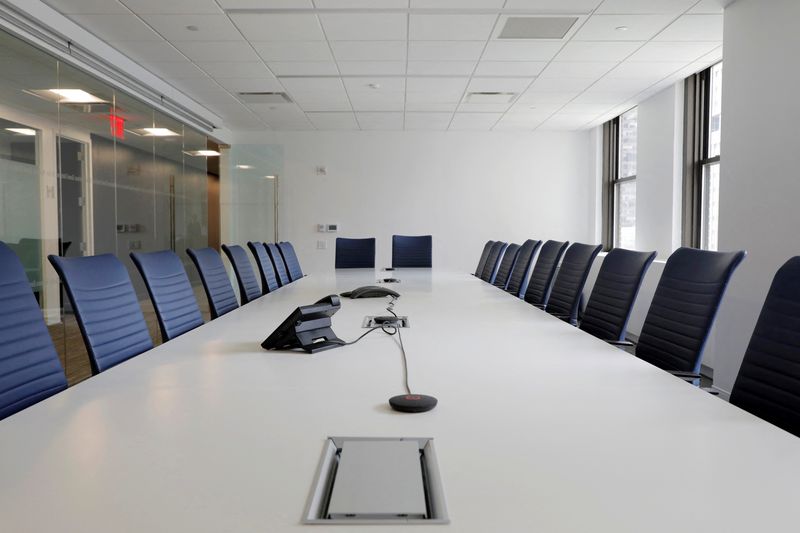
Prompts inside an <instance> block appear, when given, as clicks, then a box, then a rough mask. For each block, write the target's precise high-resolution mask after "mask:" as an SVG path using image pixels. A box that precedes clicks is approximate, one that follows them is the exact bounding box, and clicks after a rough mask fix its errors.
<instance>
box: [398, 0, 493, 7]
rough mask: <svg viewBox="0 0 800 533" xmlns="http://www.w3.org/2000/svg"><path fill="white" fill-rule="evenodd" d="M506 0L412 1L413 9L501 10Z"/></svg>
mask: <svg viewBox="0 0 800 533" xmlns="http://www.w3.org/2000/svg"><path fill="white" fill-rule="evenodd" d="M505 3H506V0H411V6H410V7H411V9H442V8H454V7H457V8H461V9H476V8H488V9H499V8H501V7H503V4H505Z"/></svg>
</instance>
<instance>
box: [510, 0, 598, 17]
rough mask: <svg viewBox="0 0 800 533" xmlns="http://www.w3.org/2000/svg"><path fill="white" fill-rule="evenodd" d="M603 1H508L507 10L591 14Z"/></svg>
mask: <svg viewBox="0 0 800 533" xmlns="http://www.w3.org/2000/svg"><path fill="white" fill-rule="evenodd" d="M601 1H602V0H508V1H507V2H506V6H505V7H506V9H530V10H531V11H534V12H537V13H564V14H568V13H570V14H571V13H579V14H583V13H590V12H591V11H592V10H593V9H595V8H596V7H597V6H598V5H600V2H601Z"/></svg>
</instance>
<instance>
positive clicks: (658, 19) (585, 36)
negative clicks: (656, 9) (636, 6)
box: [574, 15, 672, 41]
mask: <svg viewBox="0 0 800 533" xmlns="http://www.w3.org/2000/svg"><path fill="white" fill-rule="evenodd" d="M671 21H672V16H670V15H595V16H593V17H590V18H589V20H587V21H586V23H585V24H584V25H583V26H582V27H581V29H579V30H578V31H577V33H576V34H575V37H574V39H575V40H578V41H646V40H648V39H652V38H653V36H654V35H656V34H657V33H658V32H659V31H661V30H663V29H664V28H666V27H667V25H669V23H670V22H671Z"/></svg>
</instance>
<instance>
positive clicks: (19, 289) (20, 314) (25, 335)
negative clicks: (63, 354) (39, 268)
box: [0, 242, 67, 420]
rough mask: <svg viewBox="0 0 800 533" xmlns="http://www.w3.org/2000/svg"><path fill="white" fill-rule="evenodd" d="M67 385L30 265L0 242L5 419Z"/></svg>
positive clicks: (1, 404)
mask: <svg viewBox="0 0 800 533" xmlns="http://www.w3.org/2000/svg"><path fill="white" fill-rule="evenodd" d="M66 388H67V378H66V376H64V370H63V369H62V368H61V362H60V361H59V360H58V354H56V349H55V347H54V346H53V341H52V339H50V334H49V333H48V331H47V326H45V323H44V319H43V318H42V312H41V311H40V310H39V305H38V304H37V303H36V298H34V296H33V291H32V290H31V287H30V284H29V283H28V276H27V275H26V274H25V268H24V267H23V266H22V262H21V261H20V260H19V258H18V257H17V256H16V254H14V252H13V251H11V248H9V247H8V245H6V244H5V243H4V242H0V420H2V419H3V418H6V417H7V416H11V415H13V414H14V413H16V412H19V411H21V410H23V409H25V408H26V407H29V406H31V405H33V404H35V403H37V402H40V401H42V400H44V399H45V398H49V397H50V396H52V395H53V394H56V393H58V392H61V391H62V390H64V389H66Z"/></svg>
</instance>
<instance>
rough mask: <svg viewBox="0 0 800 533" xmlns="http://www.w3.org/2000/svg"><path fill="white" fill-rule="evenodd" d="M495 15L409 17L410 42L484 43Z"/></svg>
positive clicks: (495, 18)
mask: <svg viewBox="0 0 800 533" xmlns="http://www.w3.org/2000/svg"><path fill="white" fill-rule="evenodd" d="M496 20H497V15H454V14H449V15H410V17H409V31H408V38H409V39H410V40H412V41H485V40H486V39H488V38H489V35H490V34H491V33H492V28H493V27H494V23H495V21H496Z"/></svg>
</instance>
